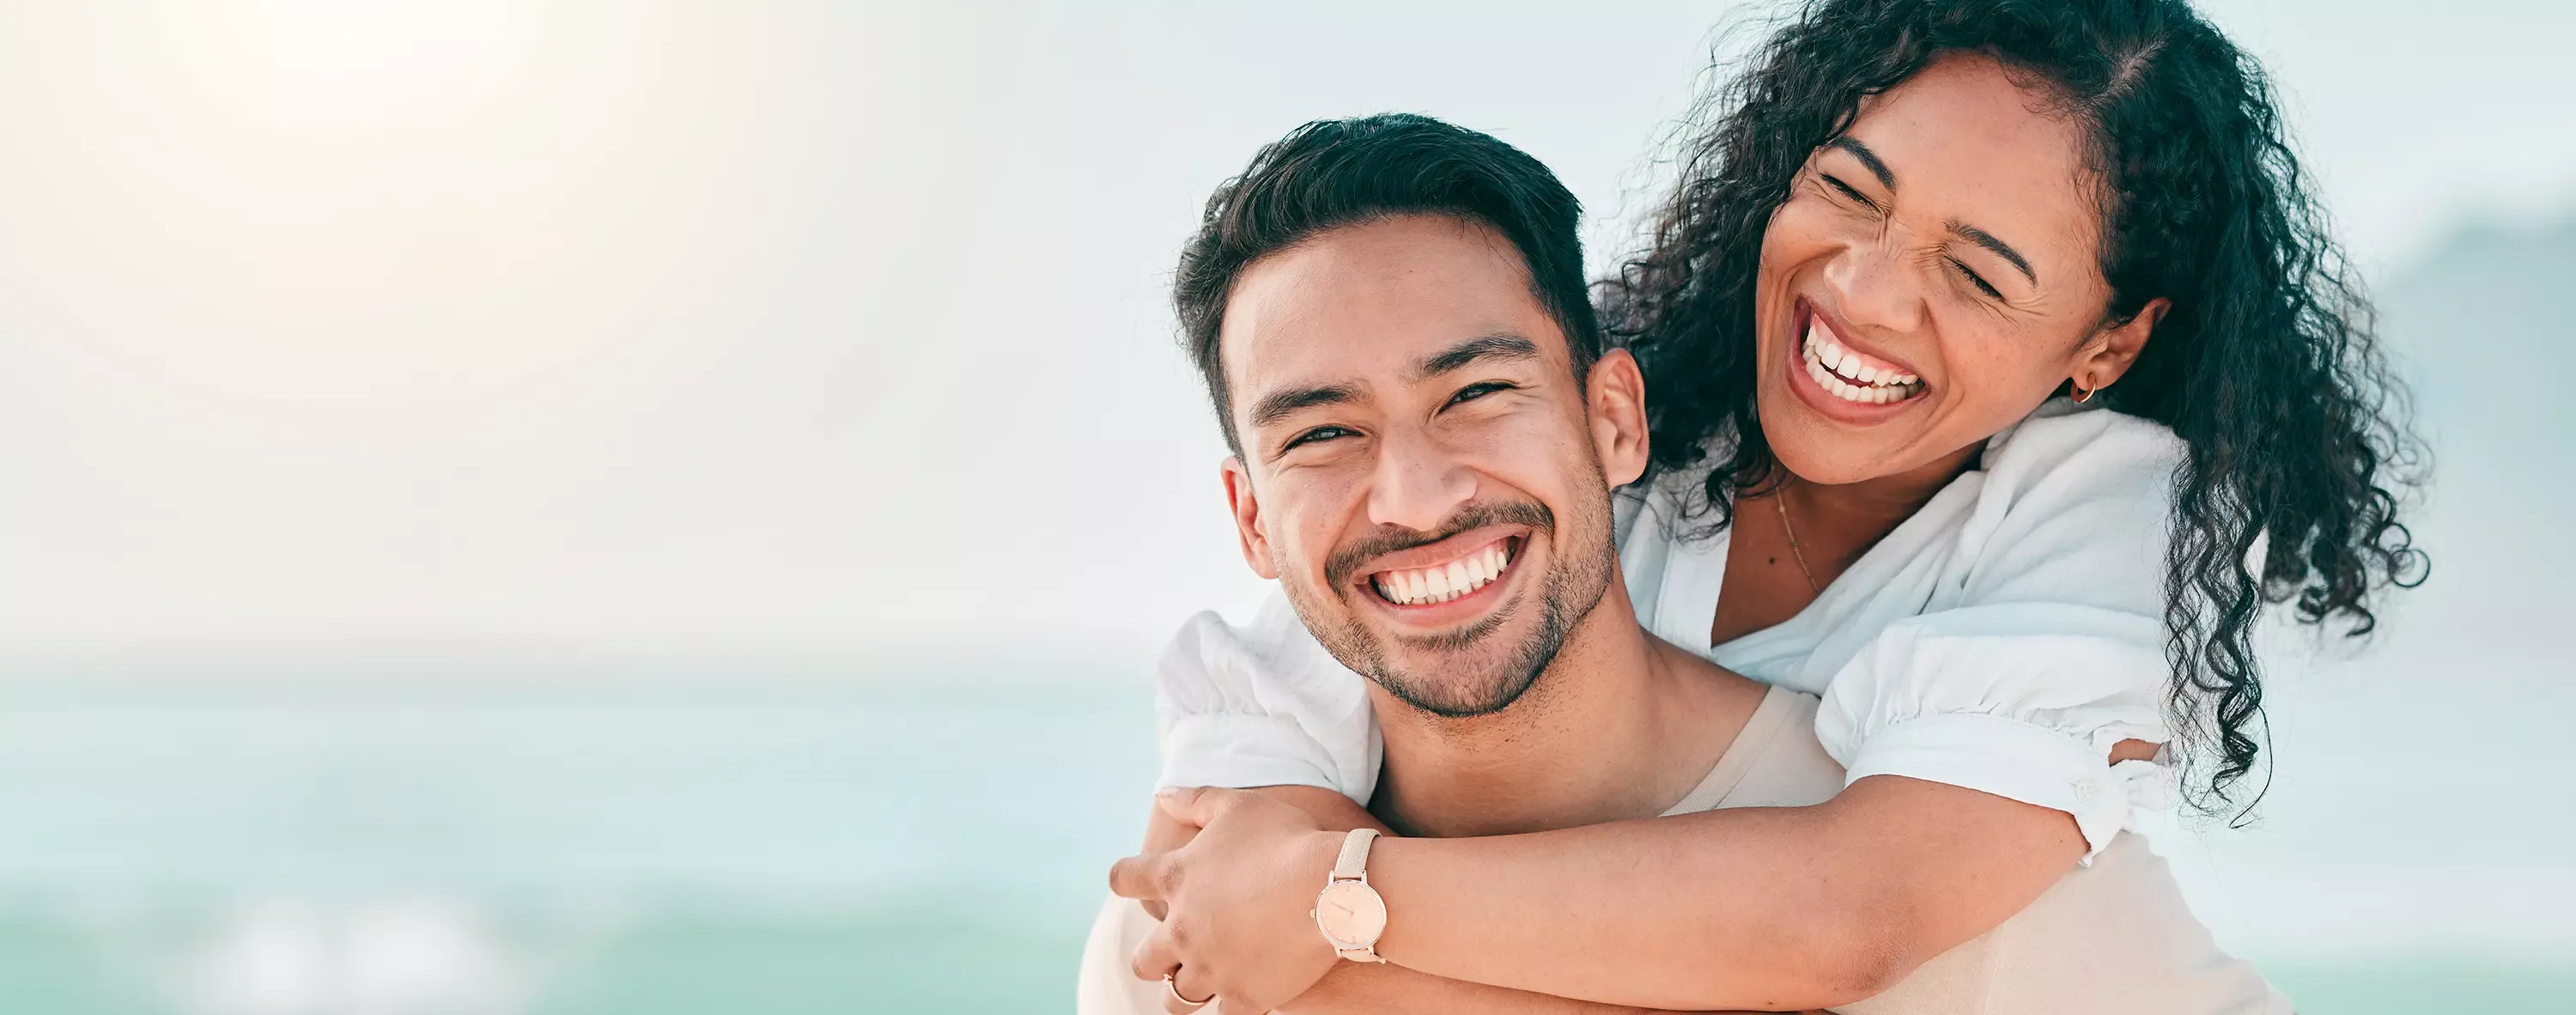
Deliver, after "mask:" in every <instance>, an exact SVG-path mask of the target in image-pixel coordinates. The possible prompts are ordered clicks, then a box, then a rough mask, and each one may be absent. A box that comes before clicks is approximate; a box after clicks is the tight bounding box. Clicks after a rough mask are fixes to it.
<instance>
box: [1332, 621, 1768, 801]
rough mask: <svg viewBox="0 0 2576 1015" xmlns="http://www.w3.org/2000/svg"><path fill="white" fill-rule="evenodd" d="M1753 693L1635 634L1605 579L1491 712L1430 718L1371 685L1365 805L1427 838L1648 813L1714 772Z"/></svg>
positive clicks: (1756, 699) (1746, 683)
mask: <svg viewBox="0 0 2576 1015" xmlns="http://www.w3.org/2000/svg"><path fill="white" fill-rule="evenodd" d="M1763 690H1764V689H1763V688H1762V687H1761V686H1760V685H1758V684H1755V683H1754V682H1753V681H1750V680H1747V679H1745V678H1743V677H1740V676H1736V675H1735V674H1732V673H1728V672H1726V671H1725V670H1722V669H1719V668H1717V667H1716V666H1713V665H1710V664H1709V663H1707V662H1706V661H1704V660H1701V659H1699V658H1698V657H1695V656H1692V655H1690V654H1689V653H1686V652H1684V651H1682V650H1680V649H1678V648H1674V647H1673V646H1671V645H1668V644H1665V643H1664V642H1662V641H1660V640H1658V639H1656V638H1654V637H1653V636H1651V635H1649V634H1647V633H1646V631H1645V629H1644V628H1642V627H1639V626H1638V624H1637V617H1636V613H1635V611H1634V609H1633V608H1631V606H1630V604H1629V602H1628V596H1627V590H1626V588H1625V587H1624V585H1623V583H1622V582H1621V581H1620V580H1619V579H1617V578H1616V577H1614V578H1613V579H1612V580H1611V583H1610V588H1609V589H1608V590H1607V591H1605V592H1604V593H1603V595H1602V597H1601V602H1600V604H1599V605H1598V606H1596V607H1594V608H1593V610H1592V612H1591V613H1590V614H1589V615H1588V616H1586V617H1585V618H1584V619H1583V620H1582V621H1581V622H1579V623H1578V624H1576V625H1575V628H1574V630H1573V631H1571V632H1569V633H1568V635H1567V637H1566V640H1565V644H1564V647H1563V648H1562V649H1560V650H1559V651H1558V652H1557V655H1556V658H1555V659H1554V660H1553V661H1551V662H1550V663H1549V664H1548V667H1547V671H1546V672H1545V673H1543V674H1541V675H1540V676H1539V678H1538V680H1537V681H1536V682H1535V683H1534V684H1532V685H1531V687H1530V689H1529V691H1528V692H1527V693H1525V694H1523V695H1522V696H1521V699H1520V700H1519V701H1515V702H1513V703H1512V704H1511V705H1510V706H1509V707H1507V708H1505V709H1503V710H1502V711H1500V712H1496V713H1494V714H1491V715H1483V716H1474V717H1468V718H1449V717H1445V716H1439V715H1434V714H1431V713H1429V712H1424V711H1422V710H1420V709H1417V708H1414V707H1412V706H1410V705H1406V704H1404V703H1403V702H1401V701H1398V700H1396V699H1395V698H1394V696H1392V695H1389V694H1387V693H1386V692H1385V691H1384V690H1382V689H1379V688H1377V687H1376V686H1375V685H1371V687H1370V691H1371V695H1372V697H1373V700H1374V704H1375V706H1376V709H1377V715H1378V725H1379V727H1380V729H1381V730H1383V731H1384V734H1385V739H1386V760H1385V765H1384V768H1383V770H1382V772H1381V774H1380V776H1379V779H1378V787H1377V794H1376V796H1375V797H1374V799H1373V801H1372V803H1371V804H1370V809H1371V810H1374V811H1376V812H1377V814H1378V816H1379V817H1381V818H1382V819H1384V820H1385V821H1386V822H1387V823H1388V824H1389V825H1392V826H1393V827H1395V828H1396V829H1397V830H1398V831H1400V832H1404V833H1405V834H1409V835H1426V836H1464V835H1500V834H1507V833H1511V832H1526V831H1537V830H1541V829H1548V828H1570V827H1573V826H1576V825H1587V824H1597V823H1600V822H1603V821H1618V820H1623V819H1627V818H1641V817H1651V816H1653V815H1656V814H1660V813H1663V811H1664V810H1666V809H1667V808H1669V807H1671V806H1672V805H1673V804H1674V803H1676V802H1678V801H1679V800H1680V799H1681V798H1682V797H1683V796H1685V795H1687V794H1688V793H1689V792H1690V790H1691V788H1692V787H1694V786H1697V785H1698V784H1699V782H1700V780H1701V779H1702V778H1704V777H1705V776H1706V775H1707V773H1708V770H1709V769H1710V768H1711V767H1713V766H1715V765H1716V764H1717V759H1718V757H1719V756H1720V755H1722V754H1724V753H1725V751H1726V747H1727V745H1728V744H1729V743H1731V742H1733V740H1734V739H1735V734H1736V732H1737V731H1738V730H1741V729H1742V728H1743V727H1744V723H1745V721H1746V720H1748V719H1750V718H1751V717H1752V714H1753V709H1754V708H1755V707H1756V706H1758V705H1759V704H1760V703H1761V700H1762V694H1763Z"/></svg>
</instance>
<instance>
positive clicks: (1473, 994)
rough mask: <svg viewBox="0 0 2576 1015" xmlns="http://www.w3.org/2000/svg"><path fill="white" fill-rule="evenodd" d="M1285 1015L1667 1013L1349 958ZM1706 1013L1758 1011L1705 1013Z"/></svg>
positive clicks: (1709, 1014)
mask: <svg viewBox="0 0 2576 1015" xmlns="http://www.w3.org/2000/svg"><path fill="white" fill-rule="evenodd" d="M1276 1010H1277V1011H1278V1012H1279V1013H1280V1015H1341V1013H1350V1015H1375V1013H1380V1012H1391V1011H1400V1012H1404V1013H1405V1015H1665V1013H1664V1012H1662V1011H1661V1010H1659V1009H1653V1008H1637V1007H1632V1006H1628V1005H1615V1004H1600V1003H1598V1002H1593V1001H1576V1000H1572V999H1569V998H1562V997H1551V996H1549V995H1546V994H1532V993H1530V992H1528V991H1521V990H1511V989H1508V988H1504V987H1489V986H1486V985H1484V984H1481V983H1465V982H1461V981H1458V980H1444V979H1441V978H1439V977H1437V976H1433V975H1431V974H1429V973H1418V972H1415V971H1413V970H1410V969H1406V968H1404V967H1403V966H1396V965H1372V964H1367V963H1359V962H1345V963H1342V964H1341V965H1339V966H1336V967H1334V969H1333V971H1332V972H1330V973H1327V974H1325V975H1324V978H1323V979H1322V980H1320V981H1317V982H1316V984H1315V985H1314V986H1313V987H1312V988H1309V989H1308V990H1307V991H1306V992H1305V993H1303V994H1300V995H1298V996H1297V998H1296V1000H1293V1001H1290V1002H1288V1003H1287V1004H1283V1005H1280V1006H1279V1007H1278V1008H1277V1009H1276ZM1701 1015H1755V1013H1752V1012H1737V1013H1728V1012H1705V1013H1701Z"/></svg>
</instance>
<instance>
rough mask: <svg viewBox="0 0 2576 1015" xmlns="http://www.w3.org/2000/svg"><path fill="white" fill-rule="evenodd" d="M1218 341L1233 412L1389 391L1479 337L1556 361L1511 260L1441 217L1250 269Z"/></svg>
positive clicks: (1477, 234)
mask: <svg viewBox="0 0 2576 1015" xmlns="http://www.w3.org/2000/svg"><path fill="white" fill-rule="evenodd" d="M1221 335H1222V337H1221V339H1220V344H1219V355H1220V358H1221V362H1222V363H1223V366H1224V369H1225V371H1226V376H1227V384H1228V387H1229V388H1230V389H1231V390H1232V391H1233V392H1234V396H1235V401H1236V402H1237V404H1238V405H1239V406H1240V405H1243V404H1246V403H1247V400H1250V399H1257V398H1259V397H1260V394H1261V392H1262V391H1263V390H1264V389H1267V388H1273V387H1278V386H1283V385H1311V384H1329V383H1344V382H1353V381H1357V382H1362V383H1366V382H1371V381H1379V382H1391V381H1397V380H1400V379H1402V378H1405V377H1409V376H1412V375H1414V374H1417V373H1419V371H1420V367H1421V366H1422V365H1423V363H1424V362H1425V361H1426V360H1429V359H1431V358H1432V357H1435V356H1438V355H1439V354H1440V353H1442V352H1443V351H1445V350H1448V349H1449V348H1451V347H1453V346H1455V345H1457V344H1458V343H1460V342H1463V341H1468V340H1471V339H1475V338H1479V337H1486V336H1496V335H1518V336H1525V337H1526V338H1527V340H1528V341H1529V342H1530V343H1531V344H1532V345H1534V346H1535V347H1536V348H1537V350H1538V352H1539V354H1540V356H1542V357H1544V358H1546V359H1548V360H1552V361H1555V362H1558V363H1564V362H1566V359H1567V350H1566V347H1565V340H1564V337H1563V333H1562V330H1561V329H1560V328H1559V327H1558V326H1557V324H1556V321H1555V319H1554V318H1553V317H1552V316H1550V315H1549V314H1548V313H1547V310H1546V307H1545V306H1543V305H1542V304H1541V303H1540V302H1539V299H1538V296H1537V294H1536V293H1535V292H1533V291H1532V288H1531V285H1530V274H1529V269H1528V268H1527V267H1526V266H1524V265H1523V264H1522V262H1521V259H1520V255H1519V252H1518V251H1517V250H1516V249H1514V248H1513V247H1512V245H1511V243H1510V242H1509V241H1508V240H1505V239H1503V238H1502V237H1501V236H1499V235H1497V234H1495V233H1494V231H1493V230H1492V229H1490V228H1488V227H1484V226H1482V225H1478V224H1474V223H1468V222H1463V221H1459V220H1455V219H1446V218H1428V217H1410V218H1404V219H1390V220H1384V221H1380V222H1373V223H1369V224H1366V225H1360V226H1349V227H1344V228H1342V229H1336V230H1332V231H1330V232H1327V233H1324V234H1321V235H1319V236H1316V237H1313V238H1311V239H1309V240H1308V241H1306V242H1305V243H1302V244H1299V245H1298V246H1296V247H1293V248H1290V249H1287V250H1283V251H1280V252H1278V253H1275V254H1272V255H1270V256H1269V257H1266V258H1263V259H1262V260H1260V261H1258V262H1255V263H1254V264H1253V265H1252V266H1251V267H1250V268H1249V269H1247V270H1246V271H1245V272H1244V273H1243V276H1242V277H1241V278H1240V279H1238V280H1237V281H1236V283H1235V287H1234V292H1233V293H1232V294H1231V296H1230V298H1229V300H1228V301H1227V306H1226V313H1225V319H1224V321H1223V323H1222V325H1221ZM1238 411H1241V410H1240V409H1238Z"/></svg>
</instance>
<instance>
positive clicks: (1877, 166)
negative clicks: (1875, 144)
mask: <svg viewBox="0 0 2576 1015" xmlns="http://www.w3.org/2000/svg"><path fill="white" fill-rule="evenodd" d="M1830 147H1834V148H1840V149H1842V150H1844V151H1847V152H1850V153H1851V157H1853V158H1856V159H1859V160H1860V164H1861V165H1863V166H1866V167H1868V169H1869V175H1871V176H1875V177H1878V184H1879V186H1882V187H1886V188H1887V189H1889V190H1895V189H1896V174H1895V173H1894V172H1891V171H1890V170H1889V169H1888V168H1887V163H1885V162H1881V161H1879V158H1878V153H1877V152H1874V151H1871V150H1869V146H1868V145H1865V144H1862V143H1860V142H1859V141H1857V140H1854V139H1853V138H1852V136H1851V135H1849V134H1845V135H1843V136H1841V137H1838V138H1835V139H1834V141H1833V144H1832V145H1831V146H1830Z"/></svg>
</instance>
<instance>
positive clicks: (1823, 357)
mask: <svg viewBox="0 0 2576 1015" xmlns="http://www.w3.org/2000/svg"><path fill="white" fill-rule="evenodd" d="M1804 351H1805V353H1806V358H1807V376H1809V377H1813V378H1815V379H1816V384H1817V385H1818V386H1820V387H1823V388H1824V389H1825V390H1826V391H1829V392H1832V393H1833V396H1834V397H1835V398H1839V399H1842V400H1843V401H1846V402H1860V403H1863V404H1867V405H1885V404H1887V403H1889V402H1902V401H1904V400H1906V399H1908V398H1912V397H1914V394H1915V393H1916V392H1918V391H1921V390H1923V379H1922V378H1920V377H1916V376H1914V375H1913V374H1908V373H1899V372H1897V371H1895V370H1892V369H1881V368H1878V367H1874V366H1871V365H1869V364H1868V363H1865V362H1862V360H1861V358H1860V355H1859V354H1857V353H1854V352H1852V351H1851V350H1849V349H1845V348H1843V347H1842V345H1841V344H1839V343H1837V342H1835V341H1834V339H1833V333H1832V332H1830V331H1827V330H1826V329H1825V326H1824V322H1822V321H1813V320H1811V321H1809V322H1807V337H1806V347H1805V350H1804Z"/></svg>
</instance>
